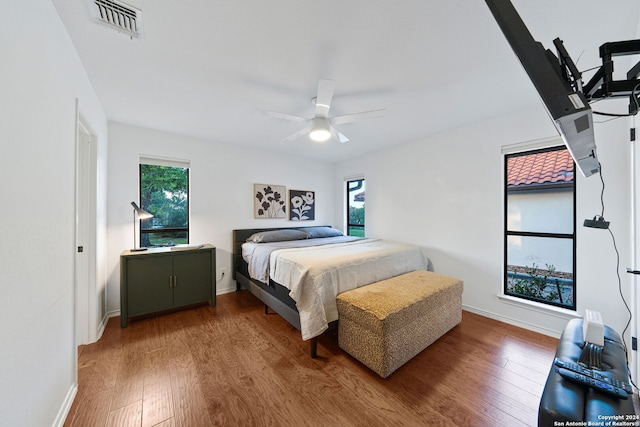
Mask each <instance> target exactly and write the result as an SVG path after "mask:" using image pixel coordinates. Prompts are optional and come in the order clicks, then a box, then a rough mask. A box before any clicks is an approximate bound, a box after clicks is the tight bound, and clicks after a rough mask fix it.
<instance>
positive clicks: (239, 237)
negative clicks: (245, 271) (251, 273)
mask: <svg viewBox="0 0 640 427" xmlns="http://www.w3.org/2000/svg"><path fill="white" fill-rule="evenodd" d="M308 227H331V226H330V225H309V226H306V227H300V226H296V227H271V228H239V229H235V230H233V259H232V261H233V265H232V267H233V272H232V276H231V277H232V278H233V279H235V278H236V271H237V270H238V266H239V265H240V264H241V263H242V244H243V243H244V242H246V241H247V239H248V238H249V237H250V236H251V235H252V234H254V233H259V232H261V231H272V230H297V229H299V228H308Z"/></svg>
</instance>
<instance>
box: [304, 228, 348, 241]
mask: <svg viewBox="0 0 640 427" xmlns="http://www.w3.org/2000/svg"><path fill="white" fill-rule="evenodd" d="M300 231H304V232H305V233H307V238H308V239H316V238H319V237H336V236H344V234H342V231H340V230H336V229H335V228H331V227H307V228H301V229H300Z"/></svg>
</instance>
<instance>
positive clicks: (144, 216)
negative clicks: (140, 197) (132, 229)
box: [131, 202, 153, 219]
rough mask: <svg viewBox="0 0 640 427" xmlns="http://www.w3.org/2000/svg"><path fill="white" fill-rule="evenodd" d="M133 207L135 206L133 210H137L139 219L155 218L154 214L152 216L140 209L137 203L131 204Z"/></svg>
mask: <svg viewBox="0 0 640 427" xmlns="http://www.w3.org/2000/svg"><path fill="white" fill-rule="evenodd" d="M131 206H133V209H134V210H135V212H136V214H138V219H149V218H153V214H150V213H149V212H147V211H145V210H143V209H140V208H139V207H138V205H136V202H131Z"/></svg>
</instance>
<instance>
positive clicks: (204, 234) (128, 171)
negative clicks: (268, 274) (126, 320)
mask: <svg viewBox="0 0 640 427" xmlns="http://www.w3.org/2000/svg"><path fill="white" fill-rule="evenodd" d="M265 144H269V143H268V142H265ZM265 148H268V147H265ZM140 155H148V156H158V157H168V158H177V159H183V160H189V161H190V162H191V170H190V185H191V188H190V194H189V196H190V215H191V224H190V227H191V236H190V240H191V243H193V244H198V243H211V244H213V245H215V246H216V258H217V267H218V269H220V268H221V267H224V268H226V271H227V274H226V276H225V278H224V279H222V280H221V281H220V282H218V286H217V292H218V293H224V292H231V291H235V282H234V281H233V280H231V251H232V235H231V232H232V230H233V229H234V228H254V227H291V226H294V225H297V224H298V223H293V222H291V221H288V220H284V219H254V218H253V184H254V183H260V184H275V185H284V186H286V187H287V190H289V189H293V190H311V191H315V192H316V212H315V213H316V216H315V220H314V221H305V223H304V224H300V225H324V224H331V220H332V218H333V208H334V205H333V204H334V200H335V195H334V193H333V185H332V182H333V166H332V165H330V164H328V163H324V162H317V161H309V160H306V159H302V158H296V157H289V156H283V155H281V154H275V153H270V152H268V151H266V150H265V151H260V150H255V149H252V148H245V147H238V146H234V145H230V144H223V143H219V142H214V141H208V140H202V139H197V138H192V137H188V136H184V135H176V134H171V133H166V132H161V131H157V130H152V129H145V128H140V127H135V126H130V125H126V124H122V123H110V124H109V174H108V176H109V182H108V189H109V190H108V193H109V196H108V205H109V212H108V228H109V257H108V258H109V261H108V265H109V266H108V270H109V271H108V276H109V279H108V289H107V307H108V308H107V309H108V310H109V312H110V314H112V315H113V314H116V312H118V311H119V310H120V276H119V275H120V259H119V256H120V253H121V252H122V251H123V250H126V249H129V248H131V247H133V217H132V208H131V206H130V203H131V202H132V201H138V198H139V196H138V194H139V193H138V192H139V190H138V159H139V156H140ZM218 278H220V275H218Z"/></svg>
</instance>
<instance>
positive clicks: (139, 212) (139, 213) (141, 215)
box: [131, 202, 153, 251]
mask: <svg viewBox="0 0 640 427" xmlns="http://www.w3.org/2000/svg"><path fill="white" fill-rule="evenodd" d="M131 206H133V249H131V250H132V251H146V250H147V248H140V247H138V246H137V245H136V222H138V223H139V222H140V220H141V219H149V218H153V215H152V214H150V213H149V212H147V211H145V210H143V209H140V208H139V207H138V205H136V202H131ZM136 217H137V219H138V221H136Z"/></svg>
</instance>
